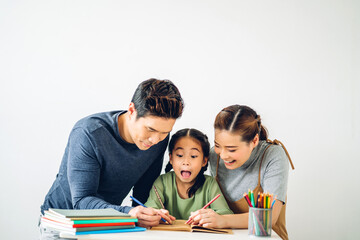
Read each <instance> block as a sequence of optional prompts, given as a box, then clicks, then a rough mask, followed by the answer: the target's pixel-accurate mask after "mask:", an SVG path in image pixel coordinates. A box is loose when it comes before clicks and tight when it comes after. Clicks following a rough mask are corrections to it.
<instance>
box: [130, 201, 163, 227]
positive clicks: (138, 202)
mask: <svg viewBox="0 0 360 240" xmlns="http://www.w3.org/2000/svg"><path fill="white" fill-rule="evenodd" d="M130 198H131V199H132V200H133V201H135V202H136V203H137V204H139V205H141V206H143V207H145V208H147V206H145V205H144V204H142V202H140V201H139V200H137V199H136V198H134V197H133V196H130ZM161 220H162V221H163V222H165V223H166V220H165V219H163V218H161Z"/></svg>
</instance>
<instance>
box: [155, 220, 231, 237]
mask: <svg viewBox="0 0 360 240" xmlns="http://www.w3.org/2000/svg"><path fill="white" fill-rule="evenodd" d="M185 222H186V220H175V221H174V222H173V224H159V225H158V226H155V227H152V228H151V230H160V231H185V232H207V233H225V234H233V232H232V230H231V229H220V228H207V227H201V226H197V225H188V224H185Z"/></svg>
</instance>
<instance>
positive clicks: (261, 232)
mask: <svg viewBox="0 0 360 240" xmlns="http://www.w3.org/2000/svg"><path fill="white" fill-rule="evenodd" d="M271 218H272V209H271V208H253V207H249V235H250V236H256V237H271Z"/></svg>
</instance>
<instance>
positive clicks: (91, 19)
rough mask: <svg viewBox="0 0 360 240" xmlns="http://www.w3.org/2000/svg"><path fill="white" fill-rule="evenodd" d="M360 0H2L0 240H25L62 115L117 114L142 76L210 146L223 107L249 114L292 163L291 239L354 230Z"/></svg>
mask: <svg viewBox="0 0 360 240" xmlns="http://www.w3.org/2000/svg"><path fill="white" fill-rule="evenodd" d="M359 3H360V2H359V1H356V0H354V1H350V0H349V1H348V0H302V1H289V0H287V1H272V0H264V1H240V0H233V1H226V0H222V1H210V0H206V1H205V0H204V1H196V0H192V1H185V0H182V1H170V0H163V1H157V0H152V1H146V0H140V1H115V0H114V1H108V0H102V1H89V0H87V1H85V0H84V1H76V0H72V1H62V0H58V1H49V0H46V1H45V0H44V1H15V0H3V1H1V2H0V80H1V85H0V114H1V115H0V149H1V150H0V194H1V197H0V201H1V202H0V239H36V238H37V237H38V229H37V220H38V215H39V209H40V205H41V204H42V202H43V200H44V197H45V195H46V193H47V191H48V190H49V188H50V186H51V184H52V182H53V180H54V179H55V176H56V174H57V171H58V168H59V166H60V161H61V158H62V155H63V152H64V149H65V145H66V143H67V138H68V134H69V132H70V130H71V128H72V126H73V125H74V123H75V122H76V121H77V120H79V119H80V118H82V117H85V116H87V115H89V114H92V113H96V112H102V111H109V110H116V109H126V108H127V107H128V104H129V102H130V100H131V97H132V94H133V92H134V90H135V88H136V86H137V85H138V84H139V83H140V82H141V81H143V80H145V79H148V78H151V77H156V78H160V79H170V80H172V81H173V82H174V83H175V84H176V85H177V86H178V88H179V89H180V91H181V93H182V95H183V98H184V100H185V103H186V108H185V111H184V115H183V117H182V118H181V119H180V120H179V121H178V122H177V123H176V124H175V126H174V131H175V130H178V129H180V128H183V127H194V128H198V129H200V130H202V131H204V132H206V133H207V134H208V136H209V138H210V141H211V143H213V128H212V124H213V121H214V118H215V115H216V114H217V113H218V112H219V111H220V110H221V109H222V108H223V107H226V106H228V105H231V104H246V105H249V106H251V107H253V108H254V109H255V110H256V111H257V112H258V113H259V114H260V115H261V116H262V119H263V123H264V125H265V126H266V127H267V128H268V130H269V132H270V138H271V139H274V138H277V139H279V140H281V141H282V142H283V143H284V144H285V146H286V147H287V149H288V151H289V152H290V154H291V156H292V159H293V161H294V164H295V167H296V169H295V171H290V173H289V184H288V206H287V226H288V232H289V236H290V239H305V238H307V239H355V238H358V236H359V228H358V227H359V225H360V217H359V216H360V207H359V203H358V202H359V198H360V195H359V190H358V187H359V182H360V177H359V175H360V173H359V170H360V169H359V160H360V154H359V148H360V127H359V123H360V106H359V105H360V97H359V96H360V71H359V69H360V64H359V63H360V49H359V46H360V45H359V43H360V31H359V30H360V4H359ZM167 160H168V158H167V157H166V158H165V161H166V162H167ZM126 202H128V200H126Z"/></svg>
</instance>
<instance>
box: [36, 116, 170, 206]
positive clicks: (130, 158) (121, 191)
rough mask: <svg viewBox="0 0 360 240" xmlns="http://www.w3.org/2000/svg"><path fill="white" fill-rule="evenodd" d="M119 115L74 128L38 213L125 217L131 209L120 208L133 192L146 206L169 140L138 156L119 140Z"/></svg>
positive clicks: (88, 119) (91, 118) (82, 122)
mask: <svg viewBox="0 0 360 240" xmlns="http://www.w3.org/2000/svg"><path fill="white" fill-rule="evenodd" d="M123 113H125V111H114V112H105V113H98V114H94V115H91V116H88V117H86V118H83V119H81V120H80V121H78V122H77V123H76V124H75V126H74V128H73V129H72V131H71V133H70V136H69V140H68V144H67V146H66V149H65V153H64V156H63V159H62V162H61V166H60V169H59V173H58V174H57V175H56V179H55V181H54V183H53V185H52V187H51V189H50V191H49V192H48V194H47V195H46V197H45V201H44V204H43V205H42V206H41V212H42V213H44V210H47V209H48V208H62V209H93V208H114V209H117V210H119V211H121V212H125V213H128V212H129V211H130V209H131V207H128V206H120V205H121V203H122V201H123V200H124V198H125V197H126V196H127V194H128V193H129V192H130V190H131V188H132V187H134V189H133V196H134V197H135V198H137V199H139V200H140V201H142V202H146V200H147V198H148V196H149V191H150V188H151V186H152V184H153V182H154V181H155V179H156V178H157V177H158V176H159V174H160V171H161V168H162V163H163V156H164V152H165V150H166V147H167V143H168V141H169V136H167V137H166V138H165V139H164V140H163V141H162V142H160V143H158V144H156V145H155V146H152V147H151V148H150V149H148V150H145V151H143V150H140V149H139V148H138V147H137V146H136V145H135V144H130V143H127V142H125V141H124V140H123V139H122V138H121V136H120V134H119V130H118V116H119V115H120V114H123ZM133 205H134V204H133Z"/></svg>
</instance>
